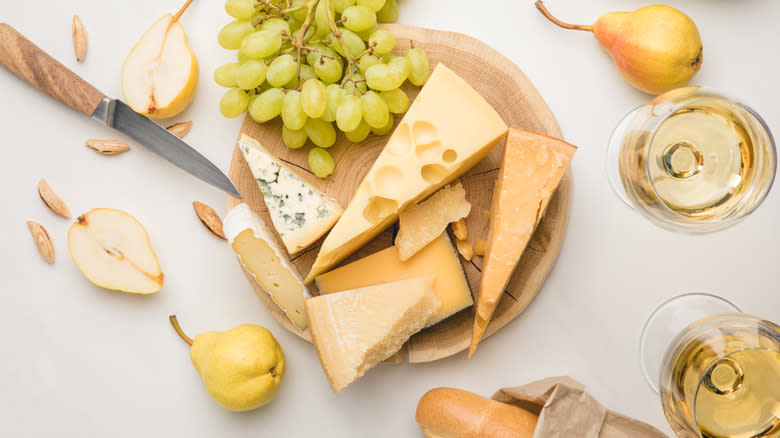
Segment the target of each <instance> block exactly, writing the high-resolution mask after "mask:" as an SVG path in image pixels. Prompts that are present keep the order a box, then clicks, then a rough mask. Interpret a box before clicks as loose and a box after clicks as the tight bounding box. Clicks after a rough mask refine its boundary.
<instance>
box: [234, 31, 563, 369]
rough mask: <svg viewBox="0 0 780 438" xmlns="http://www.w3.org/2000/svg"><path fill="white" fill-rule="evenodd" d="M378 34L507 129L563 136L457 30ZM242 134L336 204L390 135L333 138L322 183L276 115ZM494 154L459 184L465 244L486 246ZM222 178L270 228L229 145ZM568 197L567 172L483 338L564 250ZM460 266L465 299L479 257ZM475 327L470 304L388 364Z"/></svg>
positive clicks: (531, 96) (498, 151)
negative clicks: (479, 103) (288, 142)
mask: <svg viewBox="0 0 780 438" xmlns="http://www.w3.org/2000/svg"><path fill="white" fill-rule="evenodd" d="M386 27H388V28H389V29H391V30H392V31H393V33H394V34H395V35H396V38H397V43H396V49H395V52H396V53H403V52H404V51H406V50H407V49H408V48H409V47H411V46H412V45H413V46H414V47H421V48H423V49H424V50H425V52H426V53H427V54H428V57H429V58H430V61H431V69H432V70H433V67H435V65H436V64H437V63H439V62H443V63H444V64H445V65H447V66H448V67H449V68H450V69H452V70H453V71H454V72H455V73H457V74H458V75H459V76H461V77H462V78H463V79H465V80H466V81H467V82H468V83H469V84H471V86H472V87H474V89H476V90H477V91H478V92H479V93H480V94H482V96H483V97H484V98H485V99H486V100H487V101H488V103H490V104H491V105H492V106H493V107H494V108H495V109H496V111H497V112H498V113H499V114H500V115H501V117H503V119H504V121H506V123H507V124H508V125H510V126H515V127H519V128H525V129H529V130H533V131H538V132H541V133H545V134H548V135H551V136H554V137H560V136H561V132H560V128H559V127H558V124H557V122H556V120H555V118H554V116H553V114H552V112H551V111H550V109H549V108H548V107H547V105H546V104H545V103H544V101H543V100H542V98H541V96H540V95H539V93H538V92H537V91H536V89H535V88H534V87H533V85H531V83H530V82H529V81H528V79H527V78H526V77H525V75H524V74H523V72H522V71H521V70H520V68H518V67H517V66H516V65H515V64H513V63H512V62H511V61H509V59H507V58H506V57H504V56H503V55H501V54H500V53H498V52H497V51H496V50H494V49H492V48H491V47H489V46H487V45H486V44H484V43H482V42H480V41H479V40H476V39H474V38H472V37H469V36H466V35H463V34H459V33H453V32H444V31H437V30H430V29H423V28H417V27H412V26H406V25H400V24H390V25H386ZM402 88H403V89H404V91H406V92H407V94H408V95H409V98H410V100H412V99H413V98H414V97H415V96H416V95H417V92H418V90H419V89H418V88H417V87H413V86H411V85H409V84H408V83H407V84H405V85H404V86H403V87H402ZM400 119H401V116H396V118H395V121H396V125H397V123H398V121H399V120H400ZM240 134H246V135H249V136H251V137H253V138H255V139H257V140H258V141H260V143H262V145H263V146H264V147H265V148H266V149H268V150H269V151H271V152H272V153H274V154H275V155H276V156H278V157H280V158H281V159H283V160H284V161H286V162H287V163H289V165H290V167H291V168H292V169H294V170H295V171H297V173H298V174H299V175H300V176H301V177H302V178H303V179H304V180H306V181H308V182H309V183H311V184H312V185H314V186H315V187H317V188H318V189H320V190H322V191H323V192H324V193H326V194H328V195H329V196H332V197H333V198H335V199H336V200H338V201H339V202H340V203H341V205H342V206H344V207H346V206H347V204H349V200H350V199H351V197H352V196H353V194H354V192H355V190H356V189H357V187H358V185H359V184H360V182H361V180H362V179H363V177H364V176H365V174H366V173H367V172H368V170H369V168H370V167H371V165H372V163H373V162H374V160H375V159H376V157H377V156H379V153H380V152H381V150H382V148H383V147H384V145H385V142H386V141H387V139H388V138H389V135H388V136H382V137H379V136H376V135H373V134H371V135H369V137H368V138H367V139H366V140H364V141H363V142H361V143H359V144H353V143H351V142H349V141H348V140H347V139H346V138H345V137H344V136H343V135H342V134H339V137H338V140H337V141H336V144H335V145H334V146H333V147H331V148H330V149H329V151H330V152H331V154H332V155H333V158H334V160H335V161H336V171H335V172H334V173H333V174H332V175H331V176H330V177H328V178H327V179H324V180H323V179H320V178H317V177H316V176H314V175H313V174H312V173H311V172H310V171H309V170H308V164H307V158H306V153H307V152H306V151H307V150H308V146H304V148H302V149H299V150H294V149H289V148H287V147H286V146H285V145H284V143H283V142H282V136H281V121H280V120H279V119H278V118H277V119H275V120H273V121H271V122H268V123H265V124H262V125H260V124H257V123H255V122H254V121H253V120H252V119H251V118H250V117H248V116H247V117H246V118H245V120H244V122H243V125H242V126H241V132H240ZM240 134H239V136H240ZM502 153H503V143H502V144H500V145H499V146H498V147H496V148H495V149H494V150H493V151H492V152H491V153H490V154H489V155H488V156H487V157H486V158H485V159H484V160H482V161H481V162H480V163H478V164H477V165H476V166H475V167H474V168H472V169H471V170H470V171H468V172H467V173H466V174H464V175H463V176H462V177H461V178H460V180H461V182H462V183H463V186H464V188H465V189H466V193H467V200H468V201H469V202H470V203H471V205H472V209H471V214H470V215H469V216H468V218H467V228H468V232H469V235H468V241H469V242H470V243H472V244H473V243H474V242H475V241H476V239H477V238H481V239H483V240H486V239H487V234H488V226H489V223H488V221H489V219H488V215H487V211H488V210H489V208H490V201H491V196H492V192H493V185H494V182H495V180H496V177H497V175H498V165H499V163H500V160H501V155H502ZM229 176H230V179H231V180H233V182H234V184H235V185H236V187H237V188H238V190H239V191H240V192H241V194H242V196H243V201H244V202H246V203H248V204H249V206H250V207H251V208H252V209H253V210H254V211H256V212H257V213H259V214H260V215H261V217H262V218H263V219H264V220H265V221H266V223H268V224H270V218H269V217H268V212H267V210H266V207H265V203H264V201H263V195H262V193H261V192H260V189H259V188H258V186H257V183H256V182H255V180H254V178H253V177H252V174H251V172H250V170H249V167H248V166H247V164H246V161H245V160H244V158H243V156H242V154H241V152H240V151H239V150H238V148H237V147H236V148H234V151H233V157H232V160H231V164H230V172H229ZM571 191H572V181H571V173H567V175H566V176H565V177H564V179H563V181H562V182H561V184H560V186H559V188H558V191H557V193H556V194H555V196H554V197H553V198H552V200H551V202H550V205H549V207H548V209H547V213H546V215H545V216H544V218H543V219H542V221H541V223H540V224H539V226H538V228H537V230H536V232H535V234H534V237H533V239H532V240H531V242H530V244H529V245H528V248H527V249H526V251H525V252H524V254H523V257H522V259H521V260H520V264H519V266H518V268H517V270H516V271H515V273H514V275H513V277H512V280H511V282H510V284H509V287H508V288H507V290H506V293H505V294H504V296H503V297H502V299H501V301H500V303H499V306H498V308H497V309H496V312H495V315H494V316H493V319H492V321H491V323H490V325H489V326H488V328H487V331H486V333H485V336H483V339H484V338H485V337H487V336H490V335H491V334H492V333H495V332H496V331H497V330H498V329H500V328H501V327H503V326H504V325H506V324H507V323H509V322H510V321H511V320H512V319H514V318H515V317H516V316H517V315H519V314H520V313H521V312H522V311H523V310H525V309H526V307H527V306H528V305H529V303H530V302H531V300H533V298H534V297H535V296H536V294H537V293H538V291H539V289H540V288H541V286H542V283H543V282H544V280H545V278H546V277H547V275H548V274H549V272H550V270H551V269H552V266H553V264H554V263H555V260H556V259H557V257H558V253H559V252H560V249H561V246H562V244H563V239H564V234H565V232H566V224H567V220H568V215H569V208H570V205H571ZM240 202H242V200H239V199H236V198H234V197H232V196H228V199H227V209H228V210H230V209H231V208H233V207H234V206H235V205H237V204H238V203H240ZM394 232H395V229H394V227H390V228H389V229H388V230H385V231H384V232H383V233H382V234H380V235H379V236H377V237H376V238H375V239H374V240H372V241H371V242H369V243H368V244H367V245H366V246H364V247H363V248H361V249H360V250H358V251H357V252H356V253H355V254H353V255H352V256H351V257H349V258H347V259H346V260H345V261H344V262H343V263H342V264H344V263H349V262H350V261H353V260H355V259H357V258H359V257H363V256H366V255H369V254H372V253H374V252H376V251H378V250H380V249H384V248H387V247H389V246H391V245H392V244H393V238H394ZM277 237H278V236H277ZM320 243H321V242H317V243H316V244H315V245H313V246H312V247H311V248H309V249H307V250H305V251H303V252H302V253H300V254H298V255H297V256H296V257H293V258H292V263H293V265H294V266H295V267H296V268H297V269H298V270H299V272H300V273H301V275H302V276H305V275H306V274H307V273H308V271H309V268H310V267H311V265H312V264H313V263H314V259H315V258H316V255H317V252H318V250H319V244H320ZM462 262H463V267H464V270H465V272H466V275H467V277H468V280H469V284H470V286H471V289H472V293H473V294H474V295H475V297H476V293H477V291H478V290H479V281H480V275H481V274H480V269H481V266H482V262H483V260H482V257H479V256H475V257H474V258H473V259H472V260H471V261H470V262H469V261H466V260H465V259H462ZM247 279H248V281H249V283H250V284H251V285H252V287H253V288H254V290H255V292H256V294H257V296H258V297H259V298H260V300H261V301H262V302H263V304H264V305H265V307H266V308H267V309H268V310H269V311H270V312H271V313H272V314H273V315H274V317H275V318H276V319H277V320H278V321H279V323H281V324H282V325H283V326H284V327H285V328H287V329H288V330H290V331H291V332H293V333H295V334H296V335H298V336H300V337H302V338H304V339H306V340H308V341H310V342H311V335H310V333H309V332H308V330H307V331H305V332H302V331H300V330H298V329H296V328H295V326H293V325H292V323H291V322H290V321H289V320H288V319H287V317H286V316H285V315H284V313H282V311H281V310H279V308H278V307H277V306H276V304H275V303H274V302H273V301H272V300H271V298H270V297H269V295H268V294H267V293H266V292H265V291H263V290H262V288H261V287H260V286H259V285H258V284H257V283H255V281H254V280H253V279H252V278H251V277H249V276H248V274H247ZM310 289H312V292H313V293H317V291H316V286H314V285H311V287H310ZM473 320H474V310H473V306H472V307H469V308H468V309H465V310H463V311H461V312H459V313H457V314H455V315H453V316H452V317H450V318H448V319H446V320H444V321H442V322H440V323H438V324H436V325H434V326H433V327H429V328H428V329H425V330H423V331H422V332H420V333H418V334H416V335H414V336H413V337H412V338H411V339H410V341H409V342H408V343H407V346H406V350H405V351H404V350H402V352H400V354H398V355H396V356H395V358H396V361H403V360H408V361H409V362H412V363H414V362H430V361H434V360H438V359H442V358H445V357H448V356H451V355H453V354H456V353H458V352H461V351H464V350H465V349H467V348H468V346H469V343H470V341H471V332H472V324H473Z"/></svg>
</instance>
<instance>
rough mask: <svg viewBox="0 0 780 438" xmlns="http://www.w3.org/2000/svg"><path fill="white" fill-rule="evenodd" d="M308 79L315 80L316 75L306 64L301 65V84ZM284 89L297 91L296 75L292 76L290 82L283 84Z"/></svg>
mask: <svg viewBox="0 0 780 438" xmlns="http://www.w3.org/2000/svg"><path fill="white" fill-rule="evenodd" d="M309 79H317V75H316V74H314V69H313V68H311V67H309V66H308V65H306V64H301V80H302V81H303V82H306V81H308V80H309ZM284 88H288V89H293V88H295V89H297V88H298V75H297V74H296V75H294V76H293V78H292V79H291V80H290V82H288V83H286V84H284Z"/></svg>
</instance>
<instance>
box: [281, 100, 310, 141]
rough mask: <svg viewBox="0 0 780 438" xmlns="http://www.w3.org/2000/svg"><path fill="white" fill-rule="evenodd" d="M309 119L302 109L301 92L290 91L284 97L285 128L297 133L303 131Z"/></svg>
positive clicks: (283, 114)
mask: <svg viewBox="0 0 780 438" xmlns="http://www.w3.org/2000/svg"><path fill="white" fill-rule="evenodd" d="M308 118H309V117H308V116H307V115H306V113H305V112H303V108H302V107H301V92H300V91H297V90H290V91H288V92H287V94H285V95H284V100H282V122H284V126H286V127H288V128H290V129H292V130H295V131H297V130H299V129H303V125H305V124H306V120H307V119H308Z"/></svg>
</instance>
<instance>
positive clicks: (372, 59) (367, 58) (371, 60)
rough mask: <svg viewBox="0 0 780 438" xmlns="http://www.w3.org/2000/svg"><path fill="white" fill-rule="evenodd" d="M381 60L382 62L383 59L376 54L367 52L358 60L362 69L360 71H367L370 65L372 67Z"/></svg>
mask: <svg viewBox="0 0 780 438" xmlns="http://www.w3.org/2000/svg"><path fill="white" fill-rule="evenodd" d="M381 62H382V60H381V59H379V58H377V57H376V56H373V55H371V54H368V53H366V54H365V55H363V56H361V57H360V60H359V61H358V63H357V65H358V68H359V69H360V71H362V72H363V73H365V72H366V70H368V68H369V67H371V66H372V65H376V64H379V63H381Z"/></svg>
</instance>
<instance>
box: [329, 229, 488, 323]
mask: <svg viewBox="0 0 780 438" xmlns="http://www.w3.org/2000/svg"><path fill="white" fill-rule="evenodd" d="M429 275H430V276H433V278H434V290H435V292H436V296H437V297H438V298H439V301H441V307H440V308H439V310H438V311H437V312H436V314H434V315H433V317H432V318H431V320H430V321H428V325H433V324H436V323H437V322H439V321H442V320H444V319H445V318H447V317H449V316H452V315H454V314H455V313H457V312H459V311H460V310H463V309H465V308H466V307H468V306H470V305H472V304H474V301H473V299H472V297H471V289H469V282H468V279H466V274H465V273H464V272H463V266H462V265H461V262H460V258H459V257H458V253H457V252H455V248H453V246H452V243H451V242H450V238H449V236H447V233H446V232H445V233H442V234H441V235H439V237H437V238H436V239H434V240H433V242H431V243H429V244H428V245H426V246H425V247H424V248H423V249H421V250H420V251H419V252H417V254H415V255H414V256H413V257H412V258H410V259H409V260H407V261H401V259H400V257H399V254H398V247H397V246H391V247H389V248H385V249H383V250H381V251H377V252H375V253H373V254H371V255H369V256H366V257H363V258H361V259H358V260H355V261H354V262H352V263H350V264H348V265H344V266H341V267H339V268H336V269H334V270H332V271H330V272H326V273H324V274H322V275H320V276H319V277H317V279H316V284H317V288H318V289H319V291H320V294H331V293H334V292H341V291H345V290H349V289H357V288H361V287H366V286H374V285H377V284H382V283H389V282H392V281H398V280H409V279H412V278H419V277H425V276H429Z"/></svg>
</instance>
